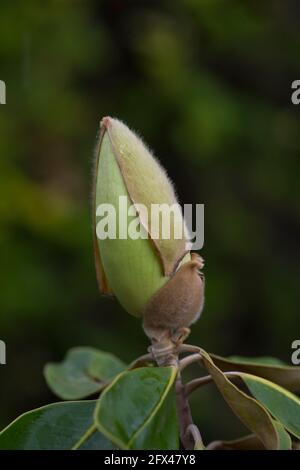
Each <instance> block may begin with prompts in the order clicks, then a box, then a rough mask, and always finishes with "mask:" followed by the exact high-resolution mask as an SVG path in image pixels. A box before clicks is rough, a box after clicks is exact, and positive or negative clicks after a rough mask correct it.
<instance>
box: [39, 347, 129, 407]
mask: <svg viewBox="0 0 300 470" xmlns="http://www.w3.org/2000/svg"><path fill="white" fill-rule="evenodd" d="M125 367H126V366H125V364H124V363H123V362H121V361H120V360H119V359H118V358H117V357H115V356H113V355H112V354H110V353H106V352H103V351H99V350H97V349H94V348H89V347H80V348H73V349H71V350H70V351H69V352H68V354H67V356H66V358H65V359H64V360H63V361H62V362H60V363H50V364H47V365H46V367H45V370H44V374H45V378H46V381H47V384H48V386H49V387H50V389H51V390H52V391H53V392H54V393H55V394H56V395H57V396H59V397H60V398H63V399H64V400H78V399H80V398H85V397H87V396H89V395H92V394H93V393H96V392H99V391H100V390H101V389H102V388H103V386H104V385H105V384H107V382H109V381H110V380H112V379H113V378H114V377H115V376H116V375H117V374H119V373H120V372H121V371H123V370H124V369H125Z"/></svg>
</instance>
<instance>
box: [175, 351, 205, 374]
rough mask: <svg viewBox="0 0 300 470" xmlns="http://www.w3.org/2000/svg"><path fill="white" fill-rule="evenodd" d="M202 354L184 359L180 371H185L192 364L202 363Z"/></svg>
mask: <svg viewBox="0 0 300 470" xmlns="http://www.w3.org/2000/svg"><path fill="white" fill-rule="evenodd" d="M201 360H202V358H201V354H200V353H196V354H191V355H190V356H187V357H184V358H183V359H181V360H180V361H179V369H180V370H181V371H183V369H185V368H186V367H187V366H189V365H190V364H194V362H200V363H201Z"/></svg>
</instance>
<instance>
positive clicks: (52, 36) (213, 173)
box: [0, 0, 300, 441]
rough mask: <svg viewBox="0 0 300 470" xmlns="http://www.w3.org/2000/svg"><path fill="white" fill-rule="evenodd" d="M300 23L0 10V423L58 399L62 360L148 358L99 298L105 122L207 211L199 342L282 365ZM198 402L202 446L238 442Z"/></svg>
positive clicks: (299, 142) (193, 9)
mask: <svg viewBox="0 0 300 470" xmlns="http://www.w3.org/2000/svg"><path fill="white" fill-rule="evenodd" d="M299 19H300V6H299V2H297V1H296V0H295V1H288V0H286V1H284V2H283V1H274V0H269V1H265V2H261V1H253V0H248V1H244V2H240V1H239V0H236V1H229V0H182V1H180V0H172V1H159V2H158V1H154V0H151V1H150V0H149V1H130V0H129V1H125V0H123V1H122V0H110V1H97V0H94V1H89V2H88V1H85V2H83V1H73V2H71V1H66V0H64V1H63V0H60V1H46V2H38V1H34V0H27V1H26V2H24V1H14V2H11V1H8V0H2V1H1V14H0V79H2V80H5V82H6V85H7V104H6V105H1V106H0V224H1V230H0V250H1V251H0V252H1V262H0V279H1V287H0V339H2V340H4V341H5V342H6V344H7V365H6V366H0V383H1V387H0V404H1V405H0V426H1V427H2V426H4V425H6V424H7V423H8V422H9V421H11V420H12V419H14V418H15V417H16V416H18V415H19V414H20V413H21V412H24V411H26V410H28V409H29V408H33V407H37V406H40V405H43V404H46V403H48V402H50V401H55V400H56V398H55V397H54V396H53V395H52V394H51V393H50V392H49V391H48V390H47V387H46V384H45V382H44V379H43V376H42V368H43V365H44V364H45V363H46V362H47V361H53V360H55V361H57V360H61V359H62V357H63V355H64V354H65V352H66V350H67V349H68V348H70V347H72V346H76V345H91V346H94V347H98V348H100V349H104V350H110V351H112V352H114V353H115V354H117V355H119V356H120V357H121V358H122V359H124V360H126V361H130V360H132V359H133V358H134V357H135V356H136V355H139V354H141V353H143V352H144V351H145V349H146V347H147V344H148V342H147V340H146V338H145V337H144V334H143V332H142V330H141V325H140V322H139V321H138V320H136V319H135V318H131V317H130V316H129V315H127V314H126V313H124V311H123V310H122V309H121V307H120V306H119V305H118V304H117V302H116V301H112V300H109V299H105V298H101V296H100V294H99V292H98V288H97V284H96V278H95V272H94V261H93V249H92V231H91V211H90V205H91V204H90V202H91V201H90V189H91V188H90V187H91V167H92V159H93V149H94V145H95V142H96V135H97V131H98V128H99V121H100V119H101V117H102V116H104V115H111V116H115V117H118V118H120V119H122V120H124V121H125V122H126V123H127V124H128V125H129V126H130V127H132V128H133V129H135V130H137V131H138V132H139V133H140V134H141V135H143V136H144V139H145V141H146V142H148V143H149V144H150V146H151V147H152V148H153V149H154V152H155V153H156V154H157V155H158V156H159V158H160V160H161V162H162V163H163V165H164V166H165V167H166V168H167V170H168V173H169V175H170V176H171V178H172V179H173V181H174V182H175V184H176V186H177V190H178V195H179V197H180V200H181V201H182V202H185V203H204V204H205V246H204V249H203V250H202V253H201V254H202V255H203V256H204V258H205V260H206V267H205V275H206V280H207V290H206V306H205V310H204V313H203V316H202V318H201V320H200V321H199V322H198V324H197V325H196V326H195V327H194V328H193V332H192V335H191V338H190V342H193V343H196V344H199V345H202V346H203V347H204V348H206V349H207V350H209V351H213V352H216V353H219V354H223V355H229V354H241V355H242V354H243V355H248V356H258V355H271V356H278V357H280V358H281V359H283V360H286V361H287V362H290V355H291V342H292V341H293V340H294V339H296V338H297V335H298V337H299V335H300V328H299V326H300V320H299V310H298V292H299V287H298V283H299V249H298V244H299V237H298V234H299V224H298V222H299V205H298V200H297V197H298V192H299V191H298V188H299V172H300V168H299V161H300V160H299V150H300V138H299V135H300V134H299V132H300V123H299V108H297V106H293V105H292V104H291V82H292V81H293V80H295V79H299V78H300V61H299V50H300V35H299ZM125 269H126V268H125ZM192 404H193V409H194V415H195V418H196V421H197V423H198V424H199V426H200V429H201V430H202V432H203V436H204V439H205V440H206V441H207V440H208V439H211V438H229V437H235V436H237V435H238V434H239V433H240V432H241V431H243V430H242V428H241V425H240V424H239V423H238V421H237V420H236V419H235V418H234V417H233V418H232V417H231V413H230V412H229V411H228V410H227V408H226V406H225V405H224V404H223V402H222V400H221V398H220V397H219V395H218V393H217V392H215V391H214V389H213V387H212V386H211V385H208V386H207V387H206V388H205V389H202V390H201V392H200V391H199V393H198V394H197V393H196V394H195V395H194V396H193V399H192Z"/></svg>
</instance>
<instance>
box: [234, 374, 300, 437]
mask: <svg viewBox="0 0 300 470" xmlns="http://www.w3.org/2000/svg"><path fill="white" fill-rule="evenodd" d="M240 376H241V378H242V379H243V381H244V382H245V384H246V385H247V387H248V388H249V390H250V392H251V393H252V395H253V396H254V397H255V398H256V399H257V400H259V401H260V403H262V404H263V405H264V406H265V407H266V408H267V409H268V410H269V412H270V413H271V414H272V415H273V416H274V417H275V418H276V419H277V420H278V421H280V422H281V423H282V424H283V425H284V426H285V428H286V429H287V430H288V431H289V432H290V433H292V434H293V435H294V436H296V437H298V438H300V399H299V398H298V397H297V396H296V395H294V394H292V393H291V392H289V391H288V390H285V389H284V388H283V387H280V386H279V385H276V384H274V383H272V382H270V381H269V380H265V379H262V378H261V377H256V376H254V375H250V374H244V373H241V374H240Z"/></svg>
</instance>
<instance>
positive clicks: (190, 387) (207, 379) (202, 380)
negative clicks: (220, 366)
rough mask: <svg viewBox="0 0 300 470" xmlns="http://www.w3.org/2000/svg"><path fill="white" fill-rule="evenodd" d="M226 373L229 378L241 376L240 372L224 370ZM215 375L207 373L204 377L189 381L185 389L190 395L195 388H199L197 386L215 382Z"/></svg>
mask: <svg viewBox="0 0 300 470" xmlns="http://www.w3.org/2000/svg"><path fill="white" fill-rule="evenodd" d="M223 374H224V375H226V377H228V378H240V375H239V373H238V372H231V371H228V372H223ZM213 380H214V379H213V377H212V376H211V375H205V376H204V377H199V378H197V379H194V380H191V381H190V382H188V383H187V384H186V386H185V391H186V395H187V396H188V395H190V394H191V393H192V392H193V391H194V390H197V388H199V387H202V386H203V385H206V384H208V383H210V382H213Z"/></svg>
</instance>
